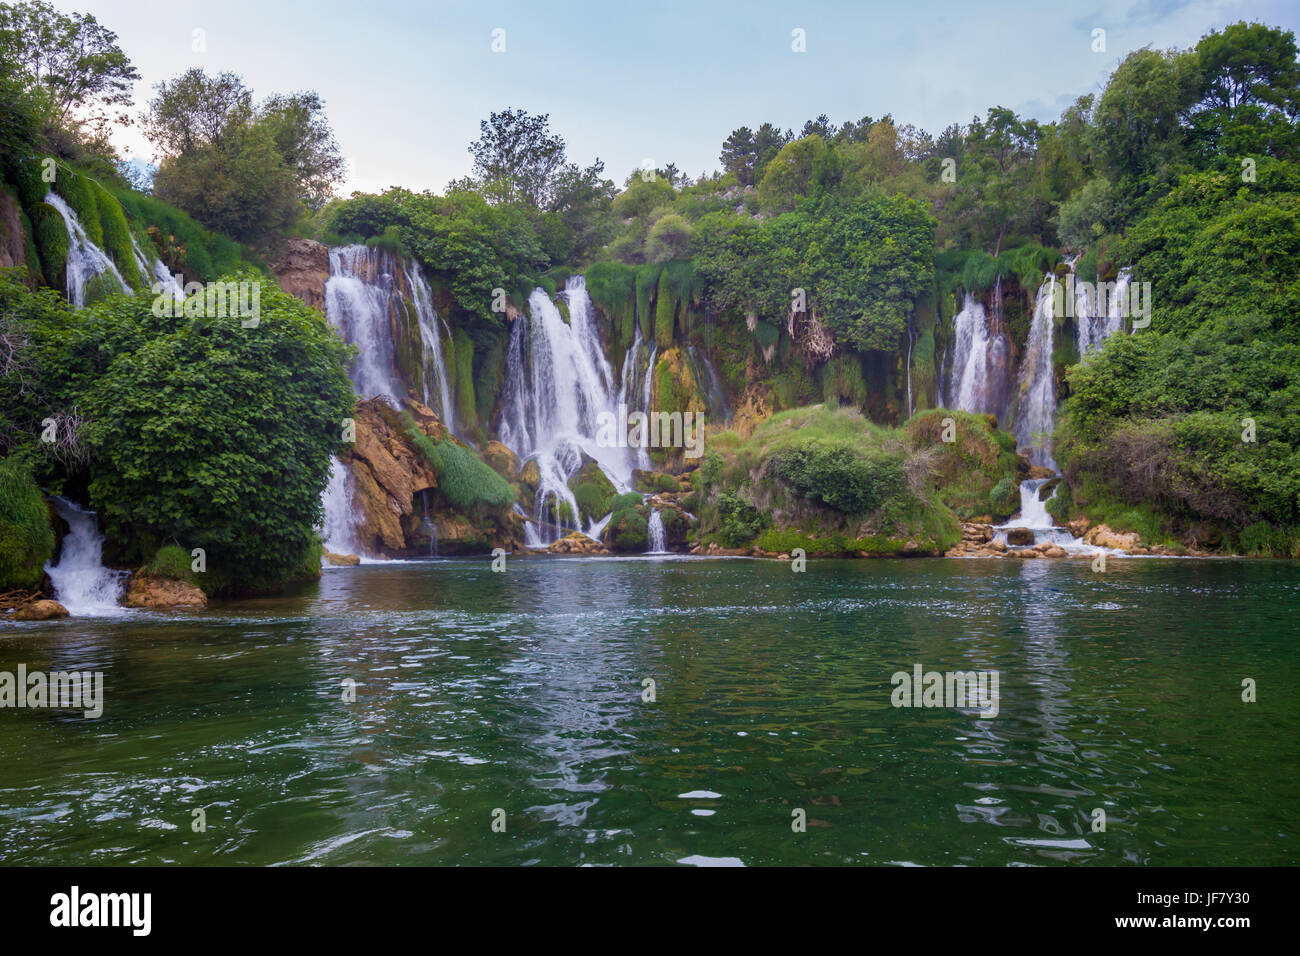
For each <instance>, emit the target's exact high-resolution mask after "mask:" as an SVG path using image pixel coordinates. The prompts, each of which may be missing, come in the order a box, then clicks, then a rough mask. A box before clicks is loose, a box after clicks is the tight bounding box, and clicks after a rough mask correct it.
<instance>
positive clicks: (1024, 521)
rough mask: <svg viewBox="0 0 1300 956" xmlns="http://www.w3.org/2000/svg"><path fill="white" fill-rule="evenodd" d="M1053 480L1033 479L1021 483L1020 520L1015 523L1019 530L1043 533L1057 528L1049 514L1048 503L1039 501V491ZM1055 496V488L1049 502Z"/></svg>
mask: <svg viewBox="0 0 1300 956" xmlns="http://www.w3.org/2000/svg"><path fill="white" fill-rule="evenodd" d="M1051 480H1052V479H1050V478H1031V479H1029V480H1028V481H1022V482H1021V483H1020V520H1019V521H1017V522H1016V523H1015V526H1016V527H1017V528H1030V529H1031V530H1034V531H1042V530H1047V529H1050V528H1053V527H1055V526H1056V522H1055V521H1053V520H1052V516H1051V515H1049V514H1048V513H1047V501H1040V500H1039V499H1038V490H1039V489H1040V488H1042V487H1043V485H1045V484H1047V482H1049V481H1051ZM1055 496H1056V489H1055V488H1053V489H1052V494H1051V496H1049V498H1048V501H1050V500H1051V499H1052V498H1053V497H1055Z"/></svg>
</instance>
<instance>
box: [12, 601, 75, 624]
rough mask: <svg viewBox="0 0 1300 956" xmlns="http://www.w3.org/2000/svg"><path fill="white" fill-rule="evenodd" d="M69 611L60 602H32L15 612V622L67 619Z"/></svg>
mask: <svg viewBox="0 0 1300 956" xmlns="http://www.w3.org/2000/svg"><path fill="white" fill-rule="evenodd" d="M67 616H68V609H67V608H66V607H64V606H63V605H62V604H60V603H59V602H58V601H49V600H40V601H30V602H28V603H27V604H24V605H23V606H22V607H20V608H19V609H18V610H17V611H15V612H14V616H13V618H12V619H13V620H15V621H50V620H53V619H54V618H59V617H67Z"/></svg>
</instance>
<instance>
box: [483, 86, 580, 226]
mask: <svg viewBox="0 0 1300 956" xmlns="http://www.w3.org/2000/svg"><path fill="white" fill-rule="evenodd" d="M469 151H470V154H471V155H473V157H474V177H475V179H476V180H477V182H476V185H477V186H478V187H479V188H480V189H482V190H483V191H484V192H485V193H486V194H487V195H488V196H489V197H491V198H492V199H494V200H495V201H497V202H522V203H527V204H528V205H530V206H534V207H536V208H538V209H542V208H546V207H548V206H549V205H550V203H551V202H552V201H553V200H554V198H555V193H556V189H557V186H558V185H559V182H558V181H559V180H560V178H561V176H562V175H563V173H564V171H565V146H564V138H563V137H562V136H559V135H557V134H553V133H551V129H550V114H549V113H542V114H541V115H539V116H533V115H532V114H530V113H528V112H526V111H525V110H512V109H507V110H504V111H502V112H500V113H493V114H492V115H491V116H489V117H488V118H487V119H485V120H483V121H481V122H480V123H479V138H478V139H476V140H475V141H474V142H472V143H470V145H469ZM600 168H601V169H602V170H603V169H604V166H603V164H602V165H601V167H600Z"/></svg>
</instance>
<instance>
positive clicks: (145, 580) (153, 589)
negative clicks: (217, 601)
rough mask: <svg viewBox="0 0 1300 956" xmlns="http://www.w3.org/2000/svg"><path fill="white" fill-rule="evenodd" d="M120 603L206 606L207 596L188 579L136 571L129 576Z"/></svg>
mask: <svg viewBox="0 0 1300 956" xmlns="http://www.w3.org/2000/svg"><path fill="white" fill-rule="evenodd" d="M122 603H123V604H125V605H126V606H127V607H143V608H152V609H154V610H157V609H161V608H174V607H207V606H208V596H207V595H206V594H204V593H203V591H202V590H200V589H199V588H197V587H195V586H194V585H193V584H190V582H188V581H177V580H176V579H175V578H163V577H156V576H154V575H150V574H145V573H144V572H143V571H140V572H137V573H136V574H135V575H134V576H133V577H132V578H131V584H130V586H129V587H128V588H127V591H126V597H125V598H124V599H123V600H122Z"/></svg>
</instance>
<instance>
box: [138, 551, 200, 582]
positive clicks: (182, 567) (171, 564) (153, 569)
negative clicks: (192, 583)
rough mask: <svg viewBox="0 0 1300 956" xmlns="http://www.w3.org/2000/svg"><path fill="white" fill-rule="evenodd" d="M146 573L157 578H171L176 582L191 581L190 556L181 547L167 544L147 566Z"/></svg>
mask: <svg viewBox="0 0 1300 956" xmlns="http://www.w3.org/2000/svg"><path fill="white" fill-rule="evenodd" d="M145 571H147V572H148V573H149V574H150V575H152V576H153V577H157V578H171V579H172V580H174V581H188V580H189V579H190V555H189V553H188V552H187V551H186V550H185V549H184V548H182V547H181V546H180V545H176V544H165V545H163V546H162V547H161V548H159V549H158V552H157V554H155V555H154V556H153V560H152V561H150V562H149V563H148V564H147V565H145Z"/></svg>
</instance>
